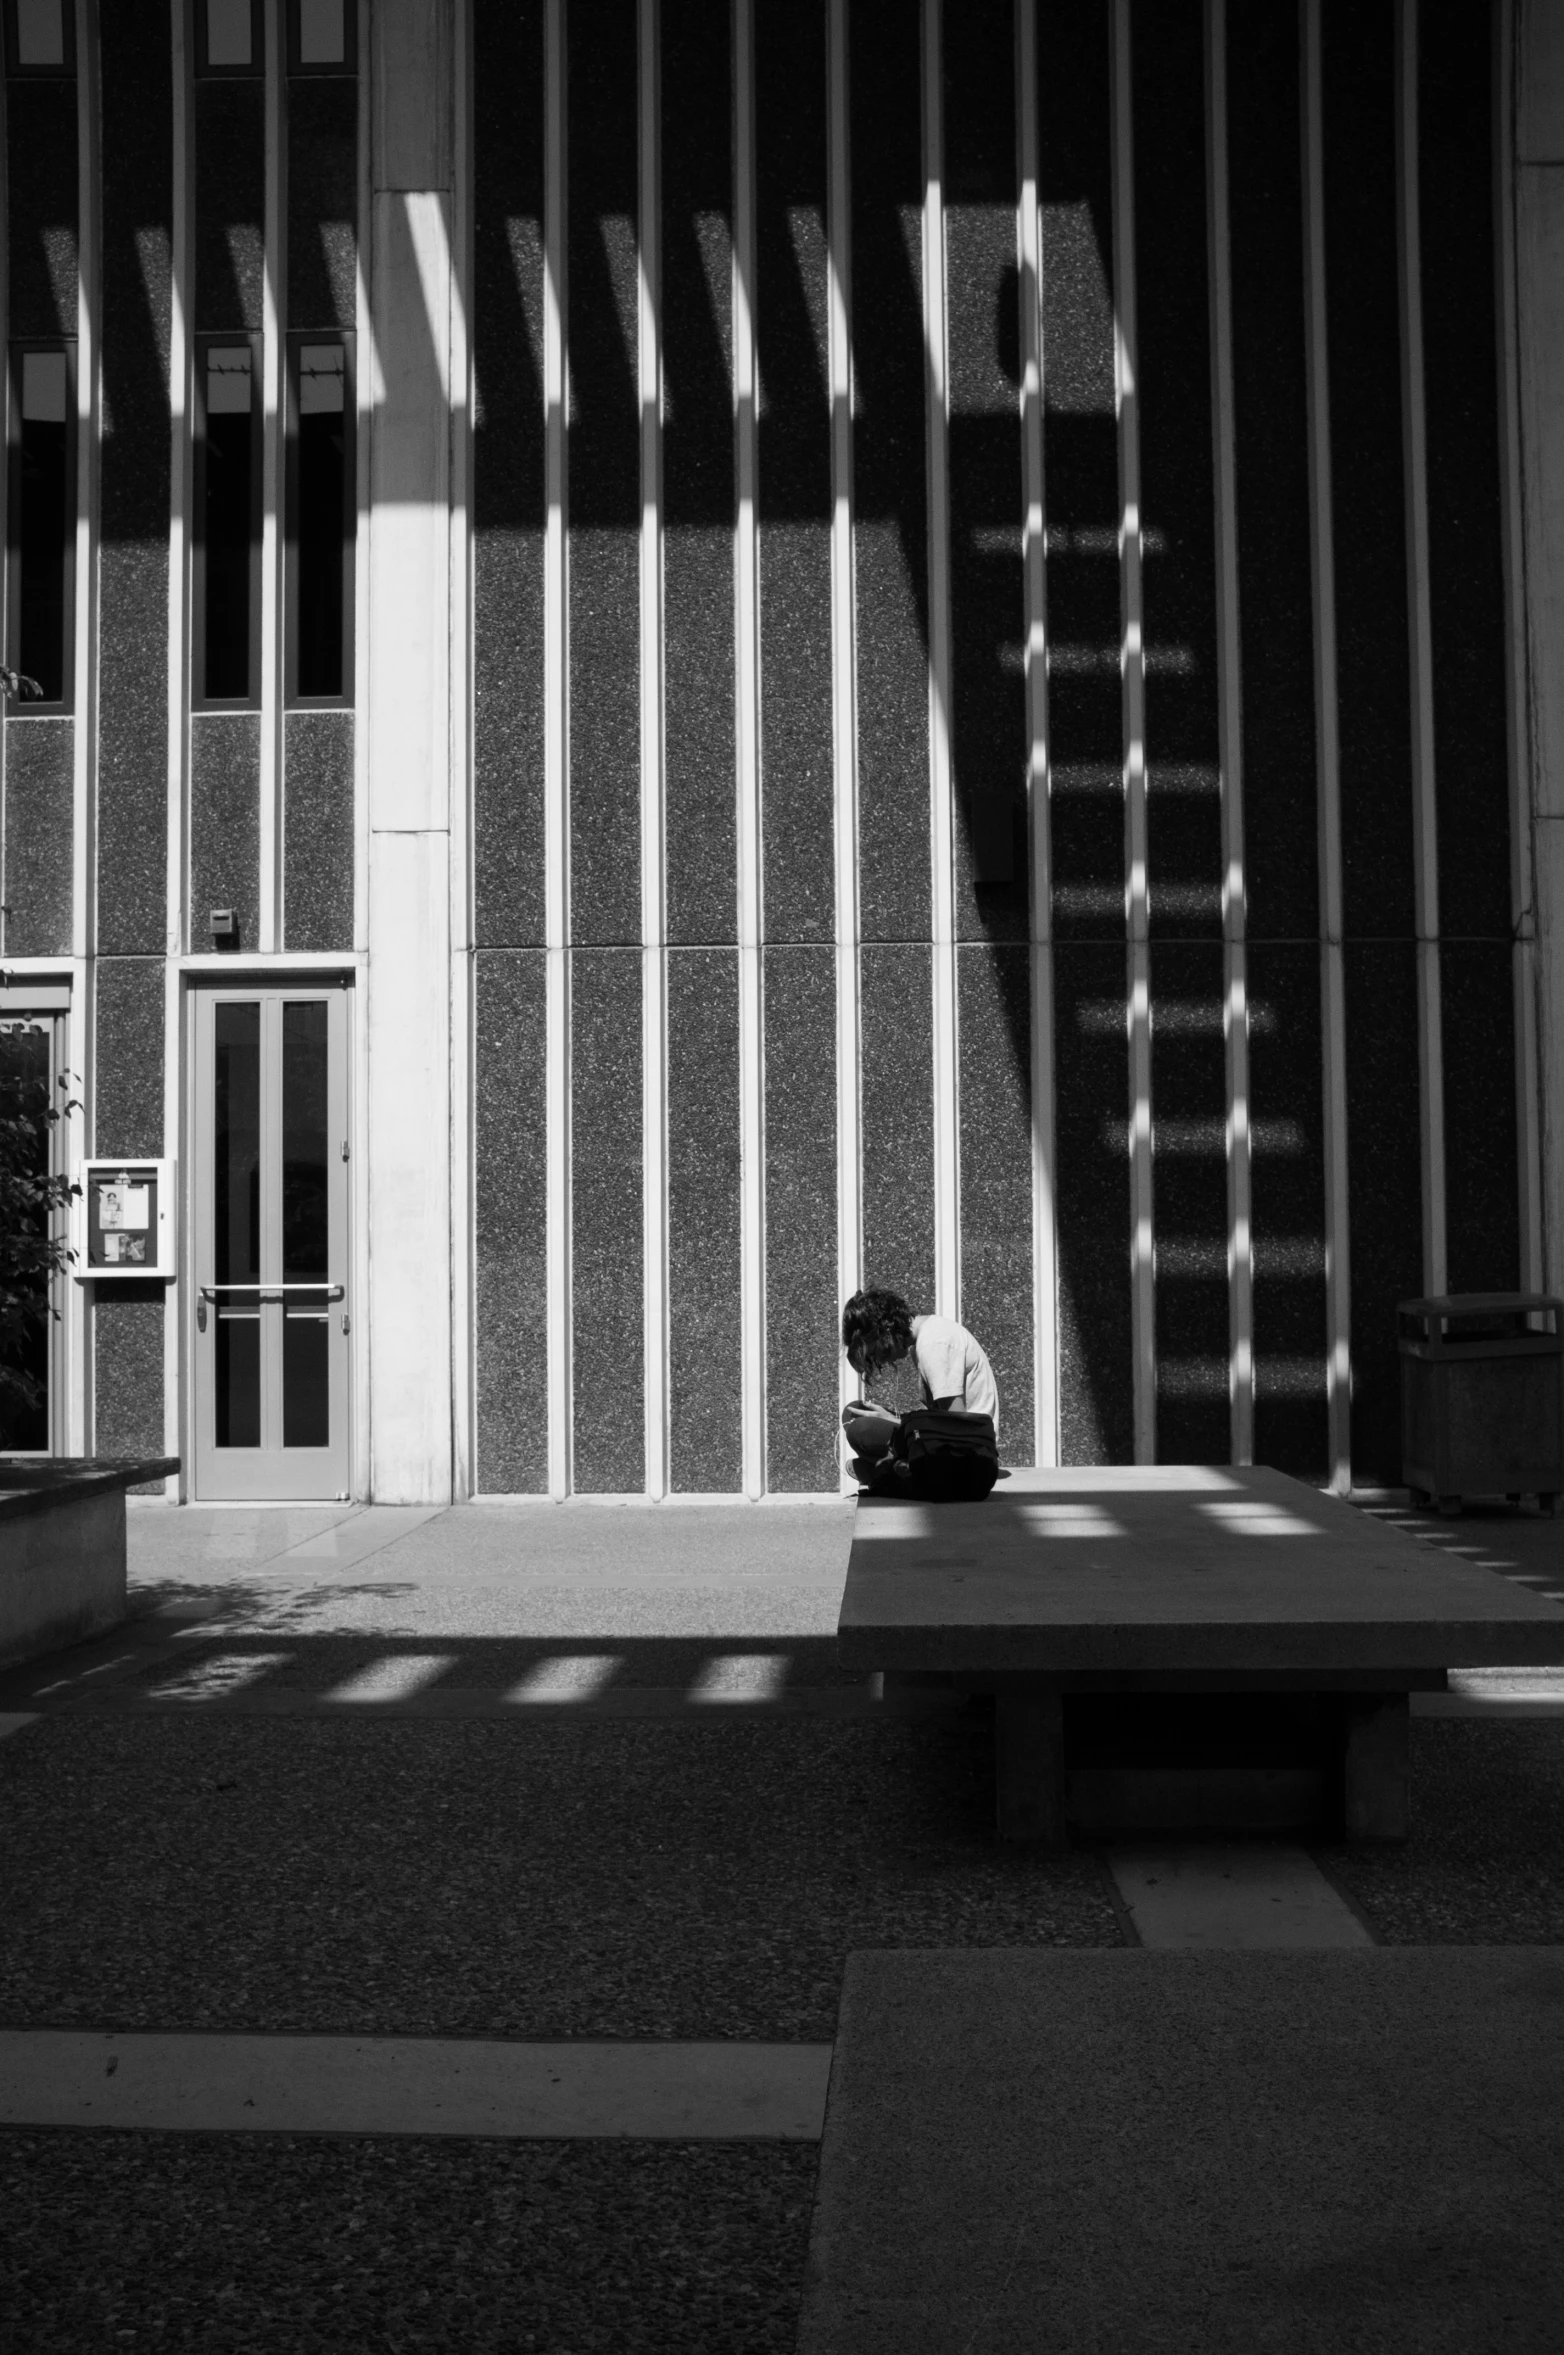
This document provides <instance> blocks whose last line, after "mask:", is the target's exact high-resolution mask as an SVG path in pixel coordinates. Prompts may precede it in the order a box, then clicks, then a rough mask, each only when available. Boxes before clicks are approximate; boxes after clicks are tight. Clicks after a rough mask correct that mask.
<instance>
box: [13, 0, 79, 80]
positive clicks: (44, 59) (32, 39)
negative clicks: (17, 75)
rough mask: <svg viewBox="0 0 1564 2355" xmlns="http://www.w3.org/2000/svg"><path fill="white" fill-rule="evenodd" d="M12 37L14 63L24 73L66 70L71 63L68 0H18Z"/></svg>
mask: <svg viewBox="0 0 1564 2355" xmlns="http://www.w3.org/2000/svg"><path fill="white" fill-rule="evenodd" d="M12 38H13V41H14V44H15V45H14V48H13V50H12V58H13V63H14V65H15V66H16V67H18V68H20V70H21V71H22V72H23V73H26V72H28V71H32V72H35V73H49V72H51V71H53V72H60V71H63V69H64V67H65V65H66V63H67V59H66V54H65V5H64V0H16V18H15V28H14V32H13V35H12Z"/></svg>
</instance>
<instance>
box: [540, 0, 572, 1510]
mask: <svg viewBox="0 0 1564 2355" xmlns="http://www.w3.org/2000/svg"><path fill="white" fill-rule="evenodd" d="M544 46H545V65H544V74H545V81H546V89H545V92H544V129H543V141H544V162H543V174H544V197H543V210H544V222H543V435H544V443H543V469H544V496H545V500H546V503H547V515H546V520H545V524H544V541H543V567H544V579H543V692H544V698H545V708H544V714H543V787H544V811H543V844H544V856H543V872H544V942H545V953H546V963H547V976H548V978H547V999H546V1006H545V1023H546V1028H547V1041H548V1043H547V1085H546V1095H547V1122H548V1145H547V1157H548V1181H547V1194H548V1277H547V1290H548V1312H547V1313H548V1478H549V1494H550V1495H551V1496H552V1497H555V1498H556V1499H557V1498H560V1497H565V1496H568V1495H569V1494H570V1488H571V1364H570V1337H571V1321H570V808H569V802H568V777H569V762H568V747H567V743H566V729H567V727H568V725H569V721H568V712H567V705H566V669H567V662H566V648H565V629H566V612H567V605H566V588H567V578H566V563H567V550H566V543H565V433H566V411H567V391H566V387H567V372H568V366H569V361H568V355H567V353H566V350H565V0H547V17H546V23H545V31H544Z"/></svg>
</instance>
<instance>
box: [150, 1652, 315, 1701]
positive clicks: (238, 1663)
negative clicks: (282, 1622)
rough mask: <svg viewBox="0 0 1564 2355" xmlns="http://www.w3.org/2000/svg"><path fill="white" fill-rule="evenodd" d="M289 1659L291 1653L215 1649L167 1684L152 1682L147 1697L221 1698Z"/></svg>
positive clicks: (208, 1699) (257, 1679) (280, 1665)
mask: <svg viewBox="0 0 1564 2355" xmlns="http://www.w3.org/2000/svg"><path fill="white" fill-rule="evenodd" d="M291 1658H292V1654H291V1653H290V1652H214V1653H213V1655H212V1657H211V1659H210V1660H197V1661H196V1662H195V1664H194V1665H193V1666H192V1667H190V1668H187V1669H185V1670H184V1671H183V1672H182V1673H181V1674H180V1675H178V1676H172V1677H170V1678H169V1679H168V1681H167V1683H166V1684H157V1685H153V1686H152V1688H151V1690H150V1692H149V1694H148V1696H147V1697H148V1699H149V1700H153V1701H221V1700H224V1699H226V1697H227V1695H228V1694H229V1693H237V1692H239V1691H241V1690H242V1689H243V1687H244V1686H245V1685H247V1684H256V1683H258V1682H259V1680H260V1679H261V1678H262V1677H263V1676H269V1675H270V1674H271V1672H272V1670H273V1669H274V1668H281V1667H282V1665H283V1664H284V1662H285V1661H287V1660H289V1659H291Z"/></svg>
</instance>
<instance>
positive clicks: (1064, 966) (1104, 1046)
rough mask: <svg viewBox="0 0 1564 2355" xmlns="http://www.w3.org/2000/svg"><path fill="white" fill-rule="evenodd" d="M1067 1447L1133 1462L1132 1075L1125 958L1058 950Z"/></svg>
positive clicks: (1058, 1165)
mask: <svg viewBox="0 0 1564 2355" xmlns="http://www.w3.org/2000/svg"><path fill="white" fill-rule="evenodd" d="M1054 1085H1055V1092H1056V1110H1055V1117H1054V1140H1055V1174H1054V1187H1055V1198H1056V1200H1057V1202H1058V1206H1059V1207H1058V1222H1059V1451H1060V1460H1061V1461H1062V1462H1063V1463H1066V1464H1118V1463H1131V1462H1133V1461H1134V1456H1135V1417H1134V1397H1133V1391H1132V1388H1131V1375H1132V1366H1131V1328H1130V1164H1129V1071H1128V1049H1127V1045H1126V1034H1125V952H1124V950H1123V948H1121V947H1118V946H1108V945H1098V944H1095V943H1085V942H1079V943H1077V942H1071V943H1069V944H1068V945H1064V946H1060V947H1059V948H1057V949H1055V951H1054Z"/></svg>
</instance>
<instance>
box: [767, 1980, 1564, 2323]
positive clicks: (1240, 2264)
mask: <svg viewBox="0 0 1564 2355" xmlns="http://www.w3.org/2000/svg"><path fill="white" fill-rule="evenodd" d="M1561 2168H1564V1953H1561V1952H1560V1951H1559V1950H1558V1949H1556V1948H1538V1947H1531V1948H1526V1947H1505V1948H1482V1947H1446V1948H1433V1949H1429V1948H1383V1947H1381V1948H1370V1949H1367V1950H1365V1951H1362V1952H1358V1953H1346V1952H1338V1953H1307V1954H1304V1953H1265V1954H1260V1953H1217V1954H1173V1953H1153V1952H1148V1951H1146V1950H1138V1951H1137V1950H1134V1949H1122V1950H1101V1951H1092V1952H1079V1951H1076V1952H1070V1951H1060V1952H1052V1953H1050V1952H1040V1951H1030V1952H1029V1951H1025V1950H1011V1951H1004V1952H988V1953H985V1952H982V1951H974V1950H968V1951H965V1952H960V1953H950V1952H931V1953H888V1954H887V1953H876V1954H855V1955H852V1956H850V1957H849V1958H848V1964H847V1972H846V1978H845V1982H844V1988H843V1997H842V2009H841V2016H840V2021H839V2025H838V2033H837V2044H836V2053H835V2059H834V2062H833V2066H832V2072H831V2084H830V2094H829V2099H828V2103H827V2109H826V2125H825V2136H824V2141H823V2144H822V2148H821V2160H820V2177H819V2189H818V2193H817V2197H816V2205H815V2215H814V2225H813V2231H812V2236H811V2245H810V2253H809V2260H808V2267H807V2274H806V2283H805V2291H804V2300H803V2313H802V2320H801V2325H800V2331H799V2338H798V2348H799V2355H958V2351H959V2355H1034V2351H1035V2355H1045V2351H1046V2355H1062V2351H1064V2350H1070V2351H1072V2355H1073V2351H1075V2350H1079V2351H1080V2355H1087V2351H1090V2355H1108V2351H1110V2350H1111V2351H1113V2355H1119V2351H1120V2350H1122V2351H1123V2355H1143V2351H1144V2350H1153V2349H1155V2350H1167V2351H1168V2355H1255V2350H1256V2349H1259V2348H1263V2349H1264V2350H1265V2351H1266V2355H1327V2351H1330V2355H1334V2351H1335V2350H1337V2349H1342V2348H1361V2349H1374V2350H1376V2355H1489V2350H1493V2351H1494V2355H1498V2350H1500V2349H1502V2350H1503V2351H1504V2355H1532V2351H1536V2355H1541V2351H1542V2350H1544V2349H1545V2350H1547V2351H1548V2355H1554V2351H1555V2350H1556V2349H1557V2347H1558V2345H1559V2335H1560V2315H1561V2314H1564V2234H1561V2233H1560V2231H1559V2229H1558V2212H1557V2211H1558V2186H1559V2182H1560V2180H1561Z"/></svg>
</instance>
